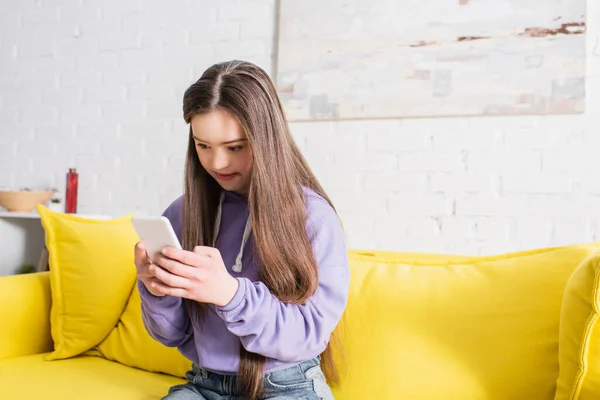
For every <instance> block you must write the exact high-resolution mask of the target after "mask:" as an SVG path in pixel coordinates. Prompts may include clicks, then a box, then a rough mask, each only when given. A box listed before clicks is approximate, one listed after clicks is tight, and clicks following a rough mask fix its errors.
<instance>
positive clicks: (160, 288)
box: [150, 279, 187, 297]
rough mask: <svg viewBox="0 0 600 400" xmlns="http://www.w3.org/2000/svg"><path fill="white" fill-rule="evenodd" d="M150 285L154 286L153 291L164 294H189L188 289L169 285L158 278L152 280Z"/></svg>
mask: <svg viewBox="0 0 600 400" xmlns="http://www.w3.org/2000/svg"><path fill="white" fill-rule="evenodd" d="M150 287H151V288H152V290H153V291H155V292H158V293H160V294H163V295H168V296H176V297H186V296H187V291H186V290H185V289H182V288H174V287H171V286H169V285H166V284H164V283H163V282H160V281H159V280H157V279H153V280H152V281H151V282H150Z"/></svg>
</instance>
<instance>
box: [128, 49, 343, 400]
mask: <svg viewBox="0 0 600 400" xmlns="http://www.w3.org/2000/svg"><path fill="white" fill-rule="evenodd" d="M183 116H184V119H185V121H186V123H188V124H190V132H189V145H188V151H187V159H186V166H185V171H186V172H185V191H184V195H183V196H181V197H179V198H178V199H176V200H175V201H174V202H173V203H171V204H170V205H169V207H168V208H167V209H166V210H165V212H164V214H163V215H164V216H166V217H167V218H168V219H169V220H170V221H171V224H172V225H173V228H174V229H175V232H176V233H177V235H178V237H179V240H180V241H181V243H182V247H183V249H184V250H177V249H174V248H165V249H163V251H162V252H161V253H160V254H159V255H157V256H156V257H154V260H150V259H149V257H148V254H147V252H146V250H145V248H144V245H143V243H138V244H137V245H136V249H135V263H136V267H137V277H138V286H139V290H140V296H141V299H142V315H143V320H144V325H145V327H146V329H147V330H148V332H149V334H150V335H151V336H152V337H153V338H154V339H156V340H158V341H159V342H161V343H163V344H164V345H166V346H176V347H177V348H178V349H179V351H180V352H181V353H182V354H183V355H184V356H186V357H187V358H189V359H190V360H191V361H192V369H191V370H190V371H189V372H188V373H187V383H185V384H182V385H177V386H174V387H172V388H171V389H170V390H169V393H168V394H167V396H166V397H164V399H171V400H174V399H241V398H244V399H246V398H248V399H251V400H255V399H284V398H285V399H333V395H332V392H331V390H330V388H329V386H328V384H327V381H326V379H325V375H324V372H326V373H327V374H328V377H329V378H332V380H334V378H335V368H334V365H333V360H332V353H331V344H332V340H330V339H332V337H331V335H332V333H333V332H334V329H335V328H336V326H337V324H338V322H339V321H340V319H341V317H342V314H343V312H344V310H345V307H346V302H347V298H348V289H349V279H350V276H349V267H348V259H347V249H346V244H345V240H344V235H343V232H342V228H341V225H340V222H339V219H338V217H337V214H336V212H335V210H334V207H333V206H332V204H331V201H330V200H329V198H328V197H327V195H326V194H325V192H324V191H323V189H322V187H321V186H320V184H319V183H318V181H317V179H316V178H315V176H314V175H313V173H312V172H311V170H310V168H309V167H308V165H307V163H306V161H305V160H304V158H303V157H302V155H301V153H300V151H299V150H298V148H297V147H296V145H295V143H294V141H293V139H292V137H291V135H290V132H289V129H288V125H287V121H286V119H285V116H284V111H283V108H282V106H281V104H280V101H279V99H278V97H277V94H276V91H275V88H274V86H273V83H272V81H271V80H270V78H269V76H268V75H267V74H266V73H265V72H264V71H263V70H262V69H260V68H259V67H258V66H256V65H253V64H251V63H248V62H241V61H232V62H227V63H221V64H216V65H213V66H212V67H210V68H209V69H208V70H206V71H205V72H204V74H203V75H202V77H201V78H200V79H199V80H198V81H197V82H196V83H194V84H193V85H192V86H191V87H189V88H188V89H187V90H186V92H185V95H184V98H183ZM336 332H337V331H336ZM321 365H323V367H324V368H323V370H322V369H321Z"/></svg>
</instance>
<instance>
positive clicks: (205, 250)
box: [194, 246, 220, 258]
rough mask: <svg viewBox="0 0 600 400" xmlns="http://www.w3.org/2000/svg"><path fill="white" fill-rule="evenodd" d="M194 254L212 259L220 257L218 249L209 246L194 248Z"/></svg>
mask: <svg viewBox="0 0 600 400" xmlns="http://www.w3.org/2000/svg"><path fill="white" fill-rule="evenodd" d="M194 253H196V254H199V255H203V256H208V257H211V258H212V257H216V256H218V255H220V252H219V250H218V249H217V248H215V247H209V246H196V247H194Z"/></svg>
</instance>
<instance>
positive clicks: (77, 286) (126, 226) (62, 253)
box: [37, 205, 139, 360]
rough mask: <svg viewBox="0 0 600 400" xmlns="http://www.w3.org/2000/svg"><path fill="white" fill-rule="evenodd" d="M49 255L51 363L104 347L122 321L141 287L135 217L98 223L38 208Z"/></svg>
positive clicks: (98, 221)
mask: <svg viewBox="0 0 600 400" xmlns="http://www.w3.org/2000/svg"><path fill="white" fill-rule="evenodd" d="M37 210H38V212H39V213H40V216H41V222H42V226H43V227H44V230H45V234H46V247H47V248H48V253H49V265H50V287H51V291H52V308H51V310H50V324H51V334H52V339H53V341H54V351H53V352H51V353H50V354H49V355H48V359H49V360H56V359H62V358H67V357H72V356H76V355H78V354H81V353H83V352H84V351H86V350H88V349H90V348H92V347H94V346H95V345H97V344H98V343H100V342H101V341H102V340H104V338H106V336H107V335H108V334H109V332H110V331H111V330H112V329H113V328H114V327H115V325H116V324H117V322H118V321H119V317H120V316H121V314H122V313H123V310H124V309H125V305H126V303H127V299H128V298H129V296H130V294H131V291H132V289H133V285H134V283H135V267H132V266H133V248H134V246H135V243H136V242H137V241H138V240H139V239H138V236H137V233H136V232H135V229H134V228H133V225H132V224H131V216H124V217H120V218H116V219H112V220H92V219H86V218H82V217H78V216H76V215H71V214H62V213H56V212H53V211H50V210H49V209H48V208H46V207H44V206H41V205H40V206H38V207H37Z"/></svg>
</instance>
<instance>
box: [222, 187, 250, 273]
mask: <svg viewBox="0 0 600 400" xmlns="http://www.w3.org/2000/svg"><path fill="white" fill-rule="evenodd" d="M224 198H225V193H224V192H221V197H220V199H219V206H218V207H217V216H216V217H215V229H214V231H213V232H214V234H213V247H215V244H216V242H217V236H218V235H219V228H220V227H221V212H222V208H223V199H224ZM251 230H252V226H251V223H250V216H249V215H248V219H247V220H246V226H245V227H244V235H243V236H242V245H241V246H240V250H239V252H238V255H237V257H236V258H235V264H234V265H233V267H231V270H232V271H233V272H237V273H238V274H239V273H240V272H242V257H243V256H244V247H246V242H247V241H248V238H249V237H250V231H251Z"/></svg>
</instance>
